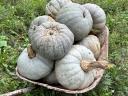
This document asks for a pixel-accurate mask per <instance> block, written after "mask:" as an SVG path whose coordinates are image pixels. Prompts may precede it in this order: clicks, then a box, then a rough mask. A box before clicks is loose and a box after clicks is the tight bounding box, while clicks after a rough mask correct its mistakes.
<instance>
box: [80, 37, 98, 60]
mask: <svg viewBox="0 0 128 96" xmlns="http://www.w3.org/2000/svg"><path fill="white" fill-rule="evenodd" d="M79 44H81V45H84V46H85V47H87V48H88V49H90V50H91V51H92V52H93V54H94V57H95V58H96V59H98V57H99V55H100V41H99V39H98V38H97V37H96V36H95V35H88V36H87V37H85V38H84V39H83V40H82V41H81V42H80V43H79Z"/></svg>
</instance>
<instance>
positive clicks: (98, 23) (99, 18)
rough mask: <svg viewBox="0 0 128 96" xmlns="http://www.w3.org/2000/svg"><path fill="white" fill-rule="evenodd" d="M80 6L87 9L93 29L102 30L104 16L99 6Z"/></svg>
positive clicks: (104, 21) (88, 4)
mask: <svg viewBox="0 0 128 96" xmlns="http://www.w3.org/2000/svg"><path fill="white" fill-rule="evenodd" d="M82 6H83V7H85V8H86V9H88V10H89V12H90V13H91V16H92V19H93V27H94V28H95V29H102V28H104V27H105V24H106V14H105V12H104V10H103V9H102V8H101V7H100V6H98V5H96V4H91V3H86V4H84V5H82Z"/></svg>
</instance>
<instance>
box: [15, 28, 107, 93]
mask: <svg viewBox="0 0 128 96" xmlns="http://www.w3.org/2000/svg"><path fill="white" fill-rule="evenodd" d="M101 31H102V35H100V39H101V40H102V43H103V44H101V45H102V47H101V54H100V56H99V58H98V60H107V59H108V36H109V30H108V28H107V26H105V27H104V28H103V29H102V30H101ZM103 74H104V70H103V69H97V72H96V77H95V80H94V82H93V83H92V84H91V85H90V86H89V87H87V88H84V89H81V90H68V89H65V88H63V87H60V86H53V85H49V84H46V83H42V82H38V81H32V80H29V79H27V78H25V77H23V76H21V75H20V74H19V73H18V71H17V68H16V75H17V76H18V77H19V78H20V79H22V80H25V81H27V82H30V83H32V84H35V85H39V86H43V87H45V88H47V89H52V90H55V91H60V92H65V93H69V94H79V93H85V92H88V91H89V90H92V89H93V88H95V87H96V85H97V84H98V83H99V81H100V80H101V78H102V76H103Z"/></svg>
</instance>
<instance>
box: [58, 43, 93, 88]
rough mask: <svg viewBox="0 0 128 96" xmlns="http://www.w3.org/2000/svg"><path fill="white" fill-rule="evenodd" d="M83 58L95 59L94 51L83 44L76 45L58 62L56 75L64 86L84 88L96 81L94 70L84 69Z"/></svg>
mask: <svg viewBox="0 0 128 96" xmlns="http://www.w3.org/2000/svg"><path fill="white" fill-rule="evenodd" d="M83 60H87V61H95V58H94V55H93V53H92V52H91V51H90V50H89V49H87V48H86V47H84V46H82V45H74V46H73V47H72V49H71V50H70V51H69V52H68V54H67V55H66V56H65V57H64V58H62V59H61V60H58V61H57V62H56V66H55V72H56V77H57V80H58V82H59V83H60V84H61V85H62V86H64V87H65V88H67V89H83V88H85V87H88V86H89V85H90V84H91V83H92V82H93V81H94V75H93V71H89V72H84V70H82V68H81V66H80V63H82V62H83Z"/></svg>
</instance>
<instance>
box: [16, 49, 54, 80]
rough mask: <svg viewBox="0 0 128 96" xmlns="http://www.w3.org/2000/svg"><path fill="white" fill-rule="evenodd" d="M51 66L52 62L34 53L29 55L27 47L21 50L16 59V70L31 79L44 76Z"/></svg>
mask: <svg viewBox="0 0 128 96" xmlns="http://www.w3.org/2000/svg"><path fill="white" fill-rule="evenodd" d="M52 68H53V62H52V61H50V60H47V59H45V58H44V57H42V56H40V55H39V54H36V56H34V57H29V53H28V51H27V48H25V49H24V50H23V52H22V53H21V54H20V56H19V57H18V60H17V69H18V72H19V73H20V74H21V75H22V76H24V77H26V78H28V79H31V80H39V79H41V78H44V77H46V76H47V75H48V74H49V73H50V72H51V71H52Z"/></svg>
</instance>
